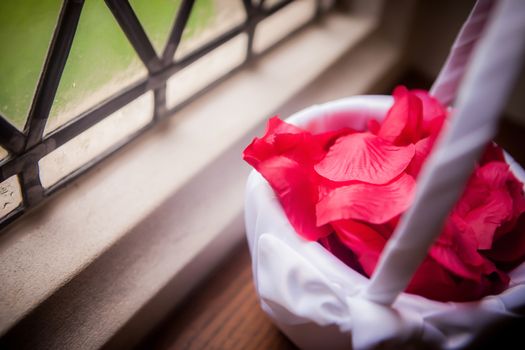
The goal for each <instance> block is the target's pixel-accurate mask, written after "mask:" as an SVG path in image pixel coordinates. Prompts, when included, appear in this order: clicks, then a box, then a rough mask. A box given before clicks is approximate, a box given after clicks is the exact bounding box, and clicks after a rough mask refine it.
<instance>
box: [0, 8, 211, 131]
mask: <svg viewBox="0 0 525 350" xmlns="http://www.w3.org/2000/svg"><path fill="white" fill-rule="evenodd" d="M130 4H131V6H132V7H133V9H134V10H135V13H136V14H137V17H138V18H139V20H140V21H141V23H142V25H143V27H144V29H145V31H146V33H147V35H148V37H149V38H150V40H151V41H152V43H153V46H154V47H155V50H156V51H157V52H158V53H161V52H162V50H163V49H164V45H165V42H166V40H167V37H168V35H169V32H170V29H171V26H172V25H173V21H174V19H175V16H176V13H177V10H178V8H179V5H180V0H130ZM61 6H62V1H59V0H1V1H0V47H1V48H2V49H1V52H0V113H1V114H2V115H3V116H4V117H6V118H7V119H8V120H9V121H10V122H11V123H12V124H13V125H15V126H16V127H18V128H19V129H23V127H24V123H25V121H26V118H27V114H28V111H29V108H30V105H31V102H32V98H33V95H34V92H35V88H36V84H37V82H38V78H39V76H40V73H41V70H42V66H43V63H44V60H45V57H46V53H47V49H48V46H49V43H50V41H51V38H52V35H53V31H54V28H55V26H56V22H57V19H58V15H59V13H60V8H61ZM215 12H216V4H215V2H214V1H213V0H197V1H196V3H195V5H194V8H193V12H192V15H191V16H190V19H189V21H188V25H187V27H186V29H185V31H184V34H183V39H182V40H183V41H184V40H188V39H190V38H191V37H193V36H196V35H198V33H199V32H200V31H202V30H203V29H204V28H205V27H206V26H207V25H209V23H210V21H211V20H212V18H213V16H214V13H215ZM145 75H146V69H145V67H144V66H143V65H142V63H141V62H140V60H139V58H138V56H137V55H136V54H135V52H134V50H133V48H132V47H131V45H130V44H129V42H128V41H127V39H126V37H125V35H124V33H123V32H122V31H121V29H120V27H119V26H118V24H117V22H116V20H115V19H114V18H113V16H112V14H111V12H110V11H109V9H108V8H107V6H106V4H105V3H104V1H103V0H86V1H85V4H84V7H83V9H82V14H81V17H80V22H79V24H78V28H77V32H76V36H75V40H74V42H73V46H72V48H71V52H70V55H69V58H68V61H67V63H66V66H65V69H64V73H63V76H62V80H61V82H60V86H59V88H58V91H57V94H56V97H55V101H54V105H53V108H52V110H51V116H50V124H48V127H47V131H49V130H52V129H54V128H56V127H57V126H59V125H60V124H62V123H64V122H66V121H67V120H69V119H71V118H72V117H73V116H75V115H76V114H78V113H79V112H81V111H82V110H84V109H86V106H91V105H93V104H95V103H97V102H100V101H101V100H103V99H104V98H107V97H108V96H110V95H111V94H112V93H115V92H116V91H118V90H120V89H122V88H123V87H125V86H126V85H128V84H129V83H131V82H133V81H136V80H137V79H138V78H140V77H141V76H145Z"/></svg>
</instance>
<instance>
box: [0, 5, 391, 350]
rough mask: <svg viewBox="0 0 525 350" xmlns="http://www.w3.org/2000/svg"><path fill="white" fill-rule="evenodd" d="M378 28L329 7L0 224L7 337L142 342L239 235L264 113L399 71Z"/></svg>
mask: <svg viewBox="0 0 525 350" xmlns="http://www.w3.org/2000/svg"><path fill="white" fill-rule="evenodd" d="M375 29H376V23H375V22H374V21H372V20H370V19H363V18H361V19H358V18H351V19H349V17H348V16H343V15H339V14H332V15H329V16H327V18H326V19H325V20H324V21H323V23H322V24H320V25H314V26H310V27H308V28H306V29H305V30H303V31H302V32H300V33H299V34H298V35H295V36H294V37H292V38H290V40H287V41H286V42H285V43H284V44H283V45H281V46H279V47H277V48H276V49H274V50H272V51H271V52H269V53H268V54H267V55H265V56H264V57H262V58H261V59H260V60H258V61H257V63H256V64H255V65H253V66H251V67H249V68H247V69H245V70H242V71H241V72H239V73H237V74H235V75H234V76H233V77H232V78H230V79H228V80H227V81H225V82H224V83H222V84H221V85H220V86H218V87H217V88H216V89H214V90H213V91H211V92H210V93H208V94H206V95H205V96H203V97H202V98H200V99H198V100H197V101H196V102H195V103H192V104H190V105H189V106H187V107H186V108H184V109H183V110H182V111H181V112H179V114H178V116H174V117H173V118H172V119H171V120H169V121H166V122H164V123H161V124H160V125H158V127H156V128H154V129H153V130H151V131H150V132H148V133H147V134H146V135H144V136H143V137H141V138H140V139H139V140H137V141H136V142H134V143H132V144H131V145H129V146H128V147H126V148H125V149H124V150H123V151H121V152H120V153H118V154H116V155H115V156H112V157H111V158H110V160H108V161H105V162H103V164H102V165H99V166H97V167H96V168H95V169H94V170H93V171H91V173H90V174H89V175H88V176H85V177H84V178H82V179H81V180H79V181H77V182H76V183H75V184H73V185H71V186H69V187H68V188H67V189H65V190H63V191H62V193H60V194H58V195H57V196H55V197H54V198H52V199H51V200H50V201H48V202H47V203H46V205H45V206H43V207H40V208H37V209H35V210H34V211H33V212H32V213H30V214H29V215H27V216H26V217H25V218H24V219H23V220H20V221H19V222H17V223H15V224H14V225H13V226H11V227H10V228H9V230H8V231H6V232H3V234H2V235H0V266H2V268H1V269H0V280H1V281H2V283H1V284H0V310H2V311H1V313H0V335H6V336H5V339H4V340H6V341H8V342H10V341H13V342H15V343H17V342H22V341H23V344H24V347H31V346H32V347H34V346H36V345H38V347H39V348H56V347H58V346H60V347H65V348H78V347H82V348H95V347H100V346H102V345H104V344H106V345H107V344H108V342H109V344H111V345H114V346H117V345H119V346H120V345H122V346H124V345H126V346H127V345H130V344H133V343H134V342H136V341H137V340H138V338H139V337H140V336H142V335H143V334H144V331H147V329H148V327H151V326H154V324H155V323H156V322H157V321H158V320H159V319H160V318H161V317H163V316H164V315H165V313H166V312H167V311H168V309H169V308H170V307H171V306H173V305H174V303H176V302H177V301H178V300H180V299H181V298H182V297H183V296H184V295H185V294H186V293H187V291H188V290H189V289H190V288H191V287H193V286H194V285H195V283H196V282H197V281H198V280H200V279H201V278H202V277H203V275H204V274H206V273H207V272H208V271H209V269H210V266H213V265H214V264H215V263H216V262H217V261H218V260H220V259H221V258H222V257H223V256H224V255H225V254H226V253H227V252H228V251H229V249H231V247H233V246H234V245H235V244H236V243H237V242H239V240H240V238H241V237H242V235H243V224H242V201H243V189H244V180H245V178H246V176H247V173H248V171H249V169H248V167H247V166H245V165H243V164H242V162H241V161H240V154H241V150H242V148H243V147H244V146H245V145H246V144H247V143H248V142H249V140H250V139H251V138H252V137H253V135H254V134H255V132H256V131H257V132H260V130H262V126H263V124H264V121H265V120H266V118H268V117H269V116H271V115H272V114H273V113H275V112H276V111H280V112H281V113H282V115H287V114H288V113H291V112H293V111H295V110H297V109H299V108H302V107H304V106H305V105H306V104H312V103H313V102H323V101H325V100H328V99H333V98H337V97H342V96H345V95H346V96H348V95H351V94H358V93H365V92H367V91H369V90H370V89H371V88H373V87H374V86H376V84H378V83H380V82H383V81H384V80H385V77H386V76H389V75H391V74H393V73H392V72H393V71H394V70H395V69H396V67H398V66H399V64H400V51H399V49H396V48H395V47H394V45H391V44H389V43H387V42H384V41H382V40H381V39H380V38H379V37H377V35H375V34H374V33H375ZM371 57H373V59H371ZM341 65H343V66H344V67H346V68H344V72H343V73H342V71H341V68H337V67H340V66H341ZM314 82H315V84H313V83H314ZM308 86H311V87H312V88H310V89H306V90H305V88H307V87H308ZM27 332H30V333H29V334H31V337H30V338H31V339H28V337H27V336H23V334H28V333H27Z"/></svg>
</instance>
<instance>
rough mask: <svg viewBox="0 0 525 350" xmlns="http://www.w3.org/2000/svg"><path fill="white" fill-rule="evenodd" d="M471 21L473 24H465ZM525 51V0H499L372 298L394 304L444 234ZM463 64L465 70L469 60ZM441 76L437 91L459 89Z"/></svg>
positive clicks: (385, 252)
mask: <svg viewBox="0 0 525 350" xmlns="http://www.w3.org/2000/svg"><path fill="white" fill-rule="evenodd" d="M470 18H472V16H471V17H470ZM470 18H469V19H470ZM469 27H470V23H467V24H466V25H465V26H464V28H463V29H466V28H469ZM524 53H525V1H523V0H502V1H499V2H498V3H497V4H496V6H495V7H494V9H493V13H492V14H491V18H490V21H489V23H488V28H487V30H486V31H485V33H484V34H483V37H481V38H480V40H479V43H478V45H476V47H475V48H474V49H473V58H472V59H471V60H470V61H469V67H468V70H467V72H466V74H465V78H464V79H463V82H462V84H461V86H460V88H459V94H458V98H457V104H456V105H457V108H456V110H455V111H454V112H453V118H452V119H451V124H450V125H449V127H448V128H447V129H446V131H445V132H444V133H443V135H442V136H441V137H440V138H439V140H438V143H437V145H436V149H435V151H434V152H432V154H431V155H430V157H429V159H428V161H427V163H426V164H425V166H424V167H423V169H422V172H421V175H420V178H419V180H418V189H417V192H416V195H415V198H414V202H413V205H412V206H411V208H410V209H409V210H408V211H407V213H406V214H405V215H404V216H403V218H402V219H401V222H400V224H399V226H398V228H397V229H396V231H395V232H394V234H393V235H392V237H391V238H390V240H389V241H388V242H387V245H386V247H385V249H384V250H383V253H382V255H381V258H380V260H379V263H378V265H377V267H376V270H375V272H374V274H373V276H372V278H371V281H370V283H369V285H368V286H367V288H366V289H365V291H364V294H363V296H364V297H365V298H367V299H368V300H371V301H374V302H376V303H379V304H383V305H390V304H392V303H393V302H394V301H395V300H396V298H397V296H398V295H399V294H400V293H401V292H402V291H404V290H405V289H406V287H407V285H408V283H409V282H410V280H411V278H412V276H413V274H414V273H415V271H416V270H417V268H418V266H419V265H420V264H421V262H422V261H423V260H424V258H425V257H426V255H427V252H428V250H429V248H430V246H431V245H432V243H433V242H434V240H435V239H436V238H437V237H438V235H439V234H440V233H441V229H442V227H443V224H444V221H445V219H446V218H447V216H448V214H449V212H450V210H451V209H452V208H453V206H454V204H455V202H456V201H457V199H458V198H459V196H460V195H461V193H462V190H463V188H464V187H465V184H466V182H467V180H468V178H469V176H470V174H471V173H472V171H473V169H474V165H475V162H476V160H477V159H478V158H479V156H480V155H481V152H482V150H483V148H484V147H485V145H486V144H487V143H488V142H489V141H490V140H491V139H492V138H493V136H494V134H495V133H496V130H497V124H498V118H499V116H500V114H501V112H502V110H503V108H504V106H505V102H506V99H507V97H508V96H509V94H510V92H511V88H512V86H513V83H514V82H515V80H516V78H517V76H518V73H519V69H520V66H521V63H522V62H523V61H524ZM452 56H454V52H452ZM455 60H456V59H455V58H454V57H451V58H450V59H449V60H448V61H447V65H448V63H449V62H450V64H451V65H454V64H453V63H452V62H455ZM447 65H445V70H446V69H447V68H448V67H447ZM460 66H462V67H463V68H460V70H464V69H465V68H466V60H465V62H464V63H463V64H461V65H460ZM443 75H445V72H443ZM461 75H462V74H459V73H458V74H456V75H455V76H456V78H455V79H453V80H454V81H456V80H457V82H455V83H454V84H456V86H457V85H458V82H459V79H460V78H458V77H459V76H461ZM440 76H441V75H440ZM442 79H444V77H443V78H442ZM438 83H439V82H437V83H436V88H435V91H436V92H439V93H440V94H441V91H443V94H442V95H441V98H445V97H444V96H452V95H453V90H454V89H455V88H454V87H453V86H454V84H450V85H449V86H450V87H448V88H446V85H445V84H444V83H443V85H442V83H439V84H438ZM445 92H447V93H445ZM447 98H450V97H446V98H445V99H447Z"/></svg>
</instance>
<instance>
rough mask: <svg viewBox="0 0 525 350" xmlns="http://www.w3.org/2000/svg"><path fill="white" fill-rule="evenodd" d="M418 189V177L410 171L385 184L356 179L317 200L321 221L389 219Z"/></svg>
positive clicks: (406, 205) (317, 210) (319, 219)
mask: <svg viewBox="0 0 525 350" xmlns="http://www.w3.org/2000/svg"><path fill="white" fill-rule="evenodd" d="M414 190H415V181H414V179H413V178H412V176H410V175H406V174H403V175H401V176H400V177H399V178H397V179H395V180H394V181H392V182H390V183H388V184H386V185H382V186H378V185H371V184H365V183H356V184H353V185H348V186H343V187H338V188H336V189H334V190H333V191H331V192H330V193H329V194H328V195H327V196H326V197H325V198H323V199H322V200H321V201H319V203H318V204H317V207H316V212H317V224H318V225H324V224H326V223H328V222H331V221H338V220H343V219H354V220H362V221H366V222H369V223H372V224H382V223H385V222H387V221H388V220H390V219H392V218H394V217H395V216H396V215H399V214H400V213H402V212H404V211H405V210H406V209H407V208H408V207H409V206H410V203H411V201H412V196H413V194H414Z"/></svg>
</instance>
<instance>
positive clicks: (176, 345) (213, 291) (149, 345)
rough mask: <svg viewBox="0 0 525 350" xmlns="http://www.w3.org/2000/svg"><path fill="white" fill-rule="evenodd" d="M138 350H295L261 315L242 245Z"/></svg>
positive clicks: (248, 258) (247, 253) (244, 244)
mask: <svg viewBox="0 0 525 350" xmlns="http://www.w3.org/2000/svg"><path fill="white" fill-rule="evenodd" d="M140 348H141V349H157V350H161V349H276V350H285V349H295V346H294V345H293V344H292V343H291V342H290V341H289V340H288V339H287V338H286V337H285V336H284V335H283V334H281V333H280V332H279V330H278V329H277V328H276V327H275V326H274V325H273V324H272V323H271V321H270V320H269V319H268V317H267V316H266V315H265V314H264V313H263V311H262V310H261V308H260V306H259V301H258V299H257V295H256V294H255V289H254V287H253V283H252V271H251V264H250V255H249V252H248V247H247V245H246V243H245V242H243V243H242V245H241V246H239V247H238V248H237V249H236V250H235V251H234V252H233V253H232V254H231V255H230V256H229V257H228V259H227V261H226V262H225V263H223V264H222V265H221V266H219V267H218V268H217V269H216V270H215V271H214V272H213V273H212V275H211V277H210V278H209V279H208V280H206V281H205V282H204V283H203V284H202V285H201V286H200V287H199V288H197V291H196V292H195V293H193V294H192V295H191V296H190V297H189V298H188V299H187V301H186V302H185V303H184V305H183V306H182V307H180V308H179V309H177V310H175V311H174V312H173V313H172V314H171V316H170V317H168V319H167V320H166V321H165V322H164V324H163V325H161V326H160V327H158V328H157V329H156V330H155V332H154V333H153V334H151V335H150V337H148V338H147V339H146V340H145V341H144V342H143V343H142V344H141V346H140Z"/></svg>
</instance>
